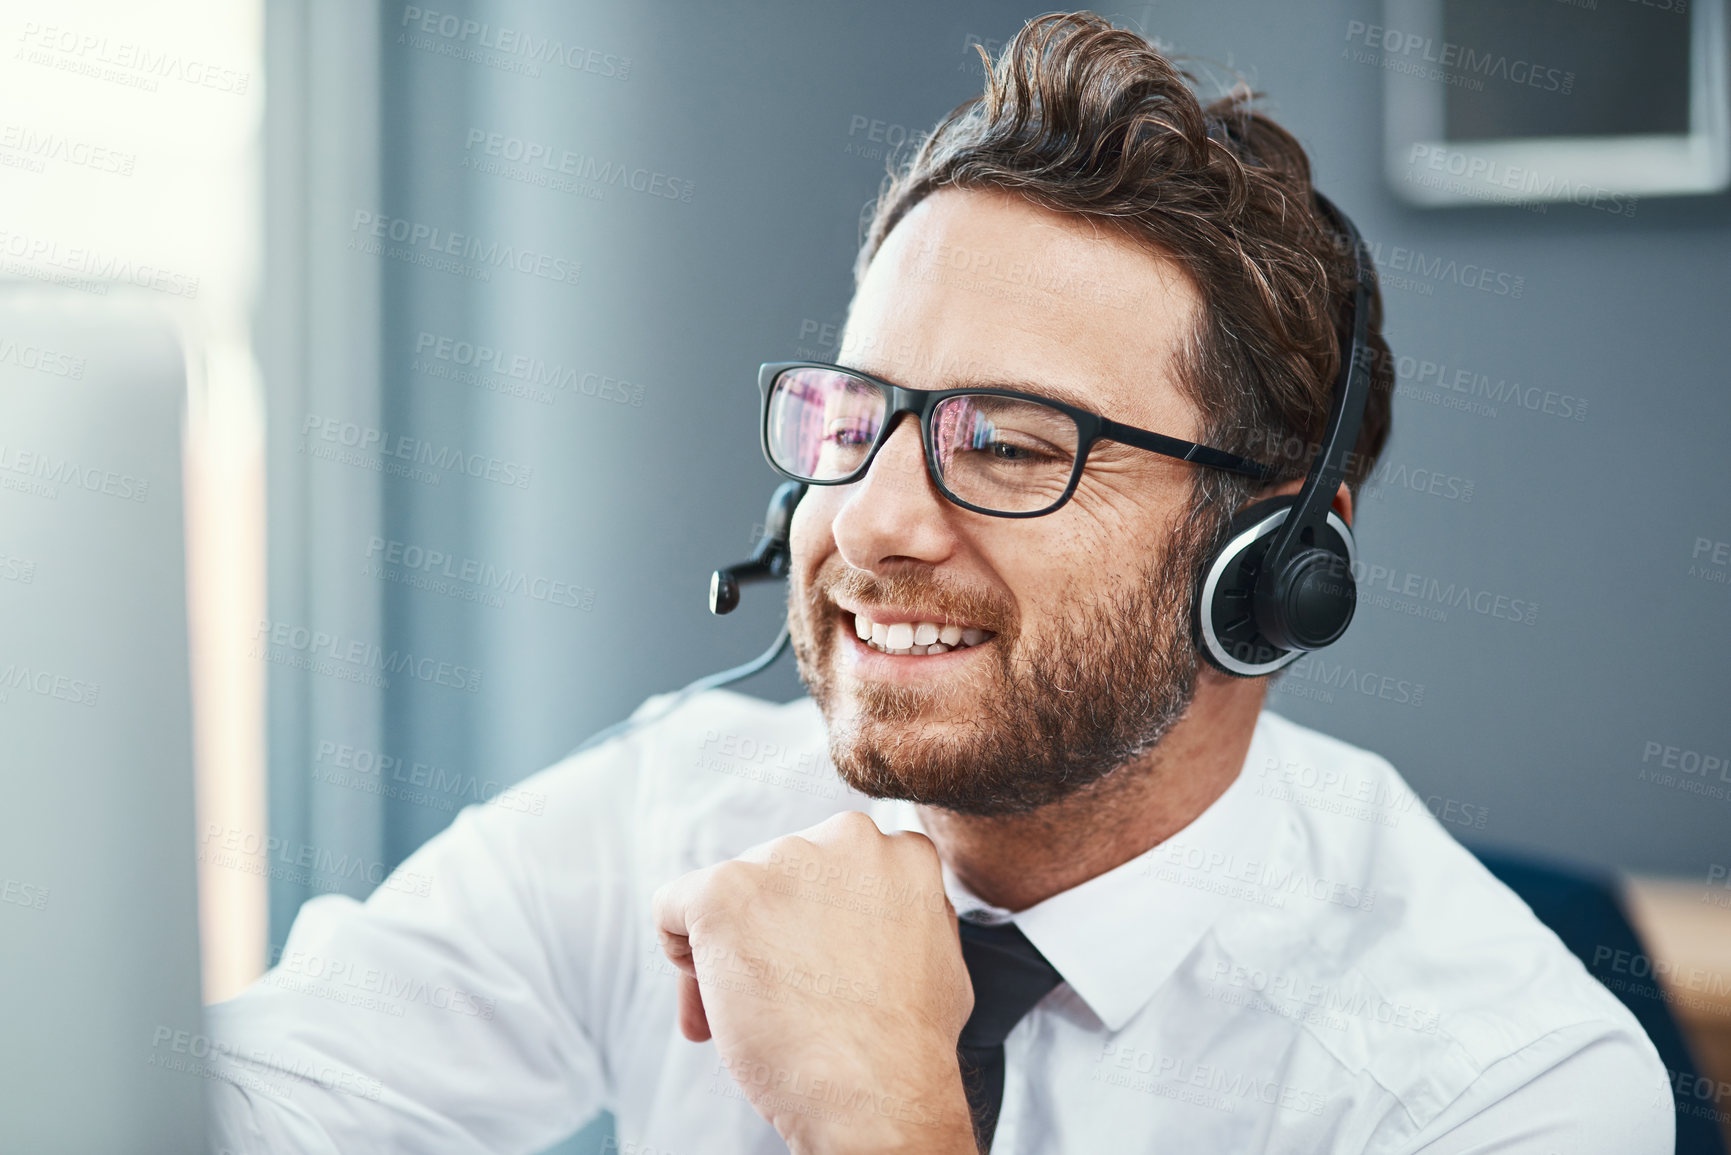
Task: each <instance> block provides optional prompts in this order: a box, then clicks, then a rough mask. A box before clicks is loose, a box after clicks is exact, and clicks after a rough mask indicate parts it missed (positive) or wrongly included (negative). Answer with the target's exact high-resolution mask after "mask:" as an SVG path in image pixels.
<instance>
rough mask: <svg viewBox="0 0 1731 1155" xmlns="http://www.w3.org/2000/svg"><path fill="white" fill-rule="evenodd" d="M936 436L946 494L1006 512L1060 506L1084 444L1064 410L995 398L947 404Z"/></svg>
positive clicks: (976, 396)
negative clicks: (1059, 503)
mask: <svg viewBox="0 0 1731 1155" xmlns="http://www.w3.org/2000/svg"><path fill="white" fill-rule="evenodd" d="M932 438H933V444H932V454H933V456H934V457H936V458H937V461H938V474H939V476H940V477H942V478H943V482H944V486H945V488H947V489H948V490H949V491H950V492H951V493H953V494H955V495H956V496H957V497H959V498H961V499H962V500H963V501H966V502H969V503H971V504H973V505H978V506H980V507H982V508H984V509H992V510H997V511H999V512H1002V513H1032V512H1033V511H1035V510H1039V509H1045V508H1046V507H1047V506H1049V505H1053V504H1055V503H1056V502H1057V501H1058V499H1059V498H1060V497H1062V496H1063V495H1064V488H1065V487H1066V486H1067V485H1069V484H1070V474H1071V473H1072V472H1073V471H1074V469H1075V465H1076V446H1077V444H1078V442H1079V441H1080V440H1081V437H1080V434H1079V433H1078V432H1077V429H1076V423H1075V422H1074V421H1073V420H1071V419H1070V417H1069V416H1068V415H1066V414H1064V413H1062V412H1060V411H1059V410H1057V409H1053V408H1051V407H1050V406H1047V405H1041V404H1039V403H1038V402H1034V401H1023V400H1019V399H1017V398H1014V397H996V396H993V395H992V394H989V393H971V394H964V395H962V396H959V397H950V398H946V399H945V400H943V401H940V402H939V403H938V407H937V409H936V410H935V411H934V412H933V413H932Z"/></svg>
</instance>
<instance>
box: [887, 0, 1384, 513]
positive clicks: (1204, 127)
mask: <svg viewBox="0 0 1731 1155" xmlns="http://www.w3.org/2000/svg"><path fill="white" fill-rule="evenodd" d="M980 55H981V56H982V58H985V60H986V67H987V73H988V74H987V78H986V87H985V91H984V92H983V93H982V94H981V95H980V96H977V97H975V98H973V99H971V100H968V101H966V102H964V103H963V104H961V105H959V106H958V107H957V108H956V109H955V110H954V111H952V112H951V113H950V114H949V115H948V116H947V117H945V118H944V119H943V121H941V122H940V123H939V124H938V126H937V128H936V129H935V130H934V131H933V132H932V134H931V135H930V136H929V137H927V138H926V139H925V140H924V142H923V143H922V144H921V146H920V147H919V149H918V150H917V151H915V152H914V153H913V155H912V156H910V157H909V158H908V159H907V160H906V161H905V163H904V164H903V165H902V166H901V167H900V168H899V169H896V170H893V171H892V172H891V174H890V176H889V178H888V179H887V180H886V182H885V185H884V187H883V190H882V192H881V194H880V196H879V197H878V200H877V203H876V206H875V210H874V213H873V216H872V217H871V221H870V225H869V227H868V228H867V230H866V235H865V239H864V242H863V244H862V246H861V248H860V254H859V260H858V262H857V264H856V266H855V280H856V282H857V281H858V280H859V279H861V278H863V277H864V275H865V270H866V267H867V265H869V264H870V262H871V259H872V256H873V255H874V254H875V253H876V252H877V251H878V248H879V247H880V246H881V245H882V244H883V241H884V238H885V237H886V236H888V235H889V232H890V230H891V229H893V228H894V227H895V226H896V222H898V221H900V220H901V219H902V217H904V216H905V215H907V213H908V211H909V210H910V209H912V208H913V207H914V206H915V205H916V204H918V203H919V202H920V201H921V200H922V199H923V198H925V197H926V196H927V195H928V194H930V193H933V192H935V191H937V190H938V189H942V188H961V189H989V190H998V191H1004V192H1009V193H1013V194H1015V195H1018V196H1020V197H1022V198H1024V199H1025V200H1027V201H1028V202H1030V203H1032V204H1034V205H1036V206H1039V207H1041V208H1046V209H1050V210H1054V211H1056V212H1060V213H1074V214H1077V215H1079V216H1083V217H1087V218H1089V219H1090V220H1091V221H1094V222H1098V223H1100V224H1102V225H1105V226H1107V227H1110V228H1113V229H1116V230H1117V231H1118V232H1119V233H1120V234H1122V235H1124V236H1126V237H1128V238H1130V239H1132V240H1134V241H1136V242H1138V243H1140V244H1143V245H1146V246H1148V247H1149V248H1151V249H1152V250H1154V251H1156V252H1158V253H1159V254H1161V255H1162V256H1164V257H1166V258H1168V259H1170V260H1173V261H1175V262H1177V264H1178V265H1179V266H1180V267H1181V268H1183V269H1184V270H1185V271H1186V272H1187V273H1188V275H1189V277H1190V279H1191V282H1192V283H1193V284H1194V286H1195V287H1196V289H1197V290H1198V291H1199V293H1200V295H1201V297H1202V301H1203V309H1202V314H1201V318H1200V321H1199V324H1198V327H1197V329H1198V331H1197V332H1195V333H1193V334H1191V335H1190V337H1189V339H1188V340H1187V342H1186V344H1185V348H1184V349H1182V350H1181V351H1180V357H1179V361H1178V364H1179V367H1180V368H1179V373H1180V378H1181V379H1180V382H1179V385H1180V388H1182V389H1183V390H1184V392H1185V393H1186V395H1187V396H1189V397H1190V399H1191V400H1192V401H1193V402H1194V403H1195V404H1196V405H1197V406H1198V408H1199V409H1200V410H1201V411H1202V414H1203V428H1204V435H1203V440H1204V441H1205V442H1206V443H1207V444H1210V445H1215V446H1219V447H1221V448H1224V449H1229V450H1232V451H1234V452H1237V453H1240V454H1243V455H1245V456H1248V457H1254V458H1256V459H1257V460H1260V461H1264V462H1267V463H1269V464H1271V465H1275V466H1277V467H1278V468H1279V470H1280V472H1279V474H1278V475H1277V476H1276V477H1275V478H1274V479H1273V481H1271V482H1269V483H1268V484H1271V485H1272V484H1276V483H1278V482H1280V481H1285V480H1289V479H1291V478H1297V477H1302V476H1304V473H1305V471H1306V469H1308V468H1309V465H1310V459H1311V456H1312V454H1313V453H1314V452H1315V448H1316V444H1317V443H1318V442H1319V441H1320V440H1321V437H1322V432H1323V428H1324V426H1325V425H1326V423H1327V419H1328V411H1329V403H1330V400H1331V399H1332V395H1333V391H1334V378H1335V373H1336V369H1337V367H1338V365H1339V358H1340V355H1341V349H1342V347H1343V346H1344V344H1345V343H1346V342H1347V341H1348V340H1350V338H1349V335H1348V334H1347V331H1346V325H1347V314H1348V312H1349V311H1350V309H1351V297H1352V288H1353V279H1354V273H1355V270H1354V265H1353V261H1352V255H1351V251H1350V248H1349V247H1348V246H1347V243H1346V242H1345V240H1344V239H1343V238H1341V237H1339V236H1337V235H1336V234H1335V233H1334V232H1333V230H1332V227H1331V226H1330V225H1329V224H1328V223H1327V221H1326V219H1325V218H1324V217H1323V216H1322V215H1321V213H1320V211H1319V210H1318V209H1317V207H1316V205H1315V202H1314V201H1313V200H1312V198H1311V183H1310V161H1309V159H1308V158H1307V157H1306V156H1305V153H1304V149H1303V147H1302V146H1301V145H1300V144H1299V143H1298V141H1297V140H1296V139H1294V138H1293V136H1292V134H1291V133H1289V132H1287V131H1286V130H1285V129H1283V128H1281V127H1280V126H1279V125H1278V124H1276V123H1275V122H1274V121H1273V120H1271V119H1269V118H1268V117H1267V116H1265V115H1263V114H1262V113H1261V112H1258V111H1256V110H1255V109H1254V108H1253V107H1252V104H1253V102H1254V101H1255V99H1256V96H1255V94H1253V93H1251V92H1250V91H1249V90H1248V89H1247V88H1245V87H1243V86H1242V85H1239V86H1237V87H1235V88H1233V89H1232V91H1230V92H1229V93H1227V94H1226V95H1225V96H1223V97H1221V98H1220V99H1218V100H1215V101H1213V102H1212V103H1210V104H1208V105H1207V106H1206V107H1204V106H1203V105H1202V103H1201V102H1200V101H1199V100H1198V99H1197V97H1196V95H1195V93H1194V92H1193V91H1192V88H1191V85H1192V83H1193V79H1192V78H1191V77H1190V76H1189V75H1188V74H1186V73H1184V72H1181V71H1179V70H1178V69H1176V68H1175V67H1174V66H1173V65H1172V63H1171V62H1170V61H1168V60H1167V59H1166V57H1164V56H1162V55H1161V54H1160V53H1159V52H1158V51H1157V50H1156V49H1155V48H1154V46H1153V45H1152V44H1150V43H1149V42H1148V41H1147V40H1145V39H1143V38H1142V37H1141V36H1139V35H1137V34H1136V33H1134V32H1129V31H1126V30H1124V29H1120V28H1114V27H1113V26H1112V25H1111V24H1110V23H1109V22H1108V21H1106V20H1104V19H1102V18H1101V17H1099V16H1096V15H1095V14H1093V13H1091V12H1076V13H1060V14H1053V15H1048V16H1040V17H1037V18H1035V19H1033V20H1031V21H1029V22H1028V23H1027V24H1026V25H1024V26H1023V27H1022V29H1021V31H1020V32H1018V33H1017V34H1016V36H1015V38H1014V39H1013V40H1011V41H1010V42H1009V43H1008V44H1007V45H1005V46H1004V49H1003V51H1002V52H1001V53H1000V54H999V56H998V59H997V60H996V61H995V62H994V61H992V60H991V59H990V58H989V57H987V56H986V53H985V51H984V50H983V49H981V50H980ZM1367 259H1368V257H1367ZM1368 342H1369V346H1370V347H1369V350H1368V353H1369V358H1368V360H1369V364H1370V366H1371V383H1372V389H1371V393H1370V396H1369V398H1368V400H1367V401H1366V403H1365V409H1364V419H1363V423H1362V424H1361V426H1360V428H1359V434H1358V443H1357V446H1356V447H1355V452H1354V453H1353V455H1352V457H1351V458H1349V460H1348V472H1347V483H1348V486H1349V488H1350V489H1351V490H1352V492H1353V494H1354V495H1355V496H1356V495H1357V493H1358V491H1359V488H1360V486H1361V485H1362V484H1363V482H1364V480H1365V478H1366V476H1368V475H1369V473H1370V470H1371V468H1372V466H1373V465H1374V464H1375V461H1376V457H1377V455H1378V454H1379V453H1380V452H1381V451H1382V447H1383V443H1384V442H1385V441H1386V440H1387V438H1388V430H1389V400H1390V393H1391V387H1392V385H1393V371H1392V369H1393V364H1394V362H1393V358H1392V357H1391V356H1390V355H1389V349H1388V345H1387V343H1386V342H1385V341H1384V340H1383V337H1382V298H1381V296H1380V294H1378V293H1376V292H1375V291H1374V288H1373V291H1372V294H1371V297H1370V318H1369V337H1368ZM1196 486H1197V503H1198V506H1203V505H1207V506H1212V507H1214V508H1215V509H1217V510H1218V509H1219V508H1220V506H1221V505H1224V506H1225V507H1226V512H1227V514H1228V516H1229V514H1230V510H1231V509H1233V508H1236V507H1237V506H1238V505H1239V504H1240V503H1241V502H1242V501H1243V500H1245V498H1246V497H1248V496H1250V495H1252V494H1254V493H1255V492H1256V488H1257V483H1255V482H1252V481H1249V480H1248V479H1245V478H1240V477H1237V476H1235V475H1231V474H1226V473H1222V472H1219V471H1215V470H1199V471H1198V476H1197V479H1196ZM1216 503H1219V504H1216Z"/></svg>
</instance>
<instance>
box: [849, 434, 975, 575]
mask: <svg viewBox="0 0 1731 1155" xmlns="http://www.w3.org/2000/svg"><path fill="white" fill-rule="evenodd" d="M904 419H905V420H904ZM897 420H898V424H897V425H896V426H895V427H894V428H893V429H891V430H890V433H889V436H888V437H887V438H885V439H884V443H883V444H882V445H880V446H879V447H878V452H877V456H876V457H874V458H872V463H871V468H870V469H868V470H866V475H865V476H864V477H862V478H861V479H860V480H858V481H856V482H854V483H853V484H852V485H846V486H842V487H841V488H842V489H843V491H844V492H846V493H847V499H846V501H845V502H843V504H842V507H841V509H840V511H839V512H837V514H836V516H835V520H834V521H833V522H832V523H831V527H830V531H831V533H833V534H834V535H835V544H836V550H837V552H839V553H840V554H841V558H842V560H843V561H845V562H846V563H847V564H848V565H850V566H853V567H855V568H856V569H863V570H872V571H881V570H884V569H887V568H894V566H896V565H897V564H900V563H906V562H913V563H917V564H922V565H936V564H938V563H939V562H941V561H943V560H944V559H945V558H947V557H948V556H949V555H950V554H951V552H953V551H954V549H955V544H956V539H955V534H954V531H953V529H952V527H951V526H950V524H949V515H950V513H951V512H952V511H953V510H954V509H955V508H956V507H955V506H952V505H951V504H950V503H949V502H948V501H946V500H945V499H944V496H943V494H941V493H939V492H938V491H937V488H936V487H935V486H933V485H932V479H931V477H930V476H929V475H928V474H927V473H926V465H925V453H924V451H923V448H922V446H921V445H920V423H919V422H918V421H917V420H916V419H915V418H914V415H913V414H911V413H903V414H900V415H898V418H897Z"/></svg>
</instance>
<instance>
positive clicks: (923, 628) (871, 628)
mask: <svg viewBox="0 0 1731 1155" xmlns="http://www.w3.org/2000/svg"><path fill="white" fill-rule="evenodd" d="M842 613H843V615H844V617H848V618H852V619H853V622H852V624H853V630H854V636H856V637H857V638H859V640H860V641H861V642H862V643H863V644H864V645H866V646H867V647H869V648H871V649H874V650H876V651H877V652H878V653H880V654H894V655H898V656H910V657H912V656H922V655H928V654H947V653H949V652H950V651H951V650H965V649H967V648H968V647H970V646H978V645H984V644H985V643H986V642H989V641H991V640H992V639H993V638H995V637H997V635H996V634H995V633H993V632H992V631H991V630H982V629H980V628H979V627H977V626H961V625H956V624H953V623H948V622H936V621H895V622H880V621H876V620H874V619H873V618H872V617H871V616H870V615H868V614H862V613H853V612H851V611H848V610H843V611H842Z"/></svg>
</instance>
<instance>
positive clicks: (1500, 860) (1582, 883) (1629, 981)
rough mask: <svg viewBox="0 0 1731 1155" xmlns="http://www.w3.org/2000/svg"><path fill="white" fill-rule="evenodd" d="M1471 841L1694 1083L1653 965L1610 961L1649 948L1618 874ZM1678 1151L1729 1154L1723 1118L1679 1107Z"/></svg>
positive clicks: (1676, 1071)
mask: <svg viewBox="0 0 1731 1155" xmlns="http://www.w3.org/2000/svg"><path fill="white" fill-rule="evenodd" d="M1469 849H1471V850H1472V851H1473V853H1474V854H1475V855H1477V856H1478V860H1479V861H1480V862H1482V863H1484V865H1485V868H1486V869H1488V870H1489V871H1490V872H1491V873H1492V874H1494V875H1496V876H1497V877H1498V878H1499V879H1501V880H1502V881H1503V884H1504V885H1505V886H1507V887H1508V888H1509V889H1510V890H1512V891H1514V892H1515V893H1516V894H1518V895H1520V897H1521V901H1523V902H1525V903H1526V904H1527V905H1528V906H1530V907H1531V908H1532V910H1533V913H1534V914H1536V915H1538V917H1539V921H1540V922H1543V923H1544V924H1545V925H1546V926H1548V927H1550V928H1551V930H1553V931H1555V932H1556V935H1557V937H1558V938H1560V939H1562V940H1563V945H1564V946H1567V947H1568V948H1569V949H1570V950H1571V951H1573V952H1574V954H1575V957H1577V958H1579V959H1580V960H1581V962H1582V964H1583V965H1585V966H1586V968H1587V971H1588V972H1589V973H1590V974H1591V975H1592V976H1593V977H1594V978H1596V979H1598V980H1599V981H1600V982H1601V983H1603V984H1604V985H1605V987H1606V989H1608V990H1610V991H1611V993H1612V994H1615V995H1616V996H1617V997H1618V998H1619V999H1621V1000H1622V1001H1623V1005H1624V1006H1626V1007H1628V1008H1629V1009H1630V1010H1631V1011H1633V1012H1634V1014H1635V1017H1636V1018H1637V1019H1639V1020H1640V1022H1641V1026H1642V1028H1643V1029H1645V1030H1646V1032H1647V1037H1648V1038H1650V1039H1652V1040H1653V1046H1655V1047H1657V1048H1658V1050H1659V1057H1660V1058H1661V1059H1662V1060H1664V1063H1665V1066H1666V1067H1667V1068H1669V1069H1670V1071H1671V1073H1672V1078H1673V1082H1672V1086H1673V1087H1675V1086H1676V1085H1677V1081H1678V1076H1683V1077H1684V1080H1685V1081H1684V1085H1685V1086H1693V1085H1694V1078H1695V1077H1697V1076H1699V1074H1700V1071H1699V1070H1698V1069H1697V1067H1696V1065H1695V1060H1694V1058H1693V1056H1692V1055H1691V1054H1690V1052H1689V1046H1688V1044H1687V1042H1686V1041H1685V1040H1684V1038H1683V1032H1682V1030H1681V1028H1679V1027H1678V1025H1677V1021H1676V1020H1675V1019H1674V1018H1672V1017H1671V1012H1670V1009H1669V1008H1668V1007H1667V1006H1666V1005H1665V999H1664V994H1663V992H1662V991H1661V990H1660V989H1659V985H1658V980H1657V979H1656V978H1654V977H1653V975H1652V974H1651V973H1650V971H1651V968H1647V969H1648V970H1649V974H1648V975H1647V977H1645V978H1636V977H1634V976H1633V975H1632V974H1629V973H1617V972H1615V971H1614V970H1613V969H1612V967H1613V963H1614V962H1615V960H1616V959H1617V957H1618V954H1617V952H1619V951H1622V952H1627V953H1625V954H1623V956H1622V957H1623V959H1624V960H1627V959H1629V958H1631V957H1633V956H1635V955H1642V956H1647V955H1648V953H1649V952H1648V951H1647V948H1646V946H1645V945H1644V944H1643V943H1642V942H1641V939H1640V936H1639V935H1638V934H1636V933H1635V927H1634V925H1633V924H1632V923H1631V922H1630V921H1629V917H1628V915H1627V913H1626V912H1625V911H1624V909H1623V904H1622V901H1621V900H1620V899H1619V898H1618V891H1617V885H1616V882H1615V880H1614V879H1612V878H1610V877H1609V876H1603V875H1593V874H1586V873H1580V872H1576V871H1571V870H1566V869H1561V868H1559V867H1558V866H1556V865H1554V864H1549V863H1545V862H1540V861H1536V860H1534V859H1528V858H1521V857H1516V856H1514V855H1509V854H1504V853H1500V852H1495V851H1489V850H1481V849H1477V848H1471V847H1469ZM1673 1102H1675V1096H1673ZM1677 1155H1726V1153H1725V1144H1724V1142H1723V1139H1722V1137H1721V1135H1720V1132H1719V1127H1718V1126H1717V1124H1716V1123H1715V1122H1714V1121H1713V1120H1712V1119H1710V1118H1707V1117H1706V1116H1703V1115H1698V1114H1693V1113H1681V1112H1680V1113H1678V1115H1677Z"/></svg>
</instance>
